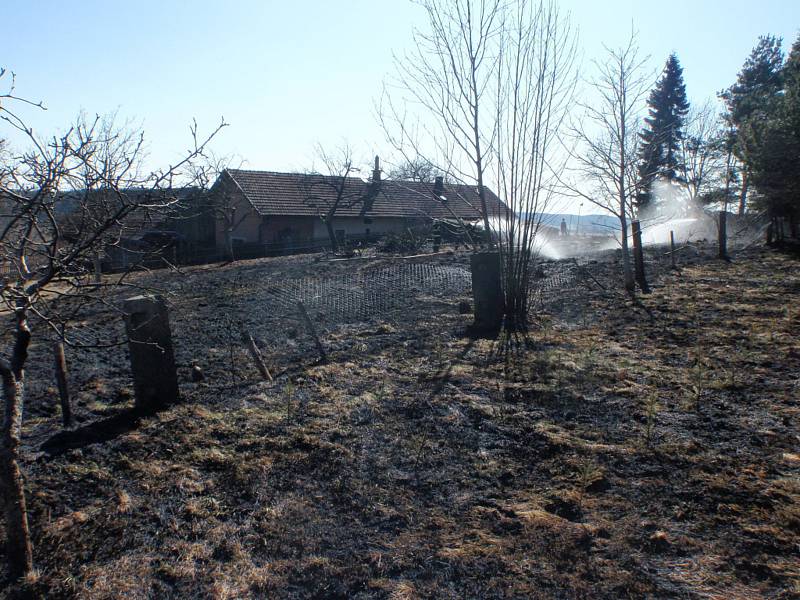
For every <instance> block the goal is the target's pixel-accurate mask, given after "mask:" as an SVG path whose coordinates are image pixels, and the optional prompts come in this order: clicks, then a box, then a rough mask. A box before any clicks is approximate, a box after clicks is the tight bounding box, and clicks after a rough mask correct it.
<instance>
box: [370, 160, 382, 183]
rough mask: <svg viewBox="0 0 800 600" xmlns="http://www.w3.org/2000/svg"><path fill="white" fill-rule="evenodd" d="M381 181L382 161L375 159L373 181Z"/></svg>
mask: <svg viewBox="0 0 800 600" xmlns="http://www.w3.org/2000/svg"><path fill="white" fill-rule="evenodd" d="M380 180H381V159H380V157H378V156H376V157H375V168H374V169H373V170H372V181H374V182H378V181H380Z"/></svg>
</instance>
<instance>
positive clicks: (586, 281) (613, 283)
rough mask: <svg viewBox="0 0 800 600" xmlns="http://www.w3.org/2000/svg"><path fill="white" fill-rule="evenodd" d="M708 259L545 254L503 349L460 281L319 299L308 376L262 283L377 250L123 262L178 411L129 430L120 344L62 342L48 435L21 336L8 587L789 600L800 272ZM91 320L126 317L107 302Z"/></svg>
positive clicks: (296, 335)
mask: <svg viewBox="0 0 800 600" xmlns="http://www.w3.org/2000/svg"><path fill="white" fill-rule="evenodd" d="M712 254H713V249H712V248H710V247H703V246H690V247H688V248H686V249H684V250H683V251H682V254H681V258H680V261H679V263H680V267H681V268H680V270H679V271H671V270H670V269H669V268H668V264H666V263H665V261H664V258H663V257H662V256H657V253H654V254H653V255H651V257H650V258H651V260H650V261H649V264H648V268H649V271H650V273H651V277H652V284H653V293H652V294H650V295H648V296H641V297H640V298H639V299H638V300H637V301H635V302H634V301H631V300H630V299H629V298H628V297H626V296H625V295H624V294H622V293H620V292H618V291H615V290H616V288H617V287H618V277H619V276H618V271H619V266H618V265H617V264H615V262H614V257H613V254H609V255H606V256H605V257H601V258H599V259H597V260H592V261H583V263H582V265H581V266H577V265H575V264H574V263H547V264H544V265H543V267H542V272H541V273H540V275H541V276H543V277H544V278H545V279H544V280H548V281H551V282H554V283H553V284H552V285H550V286H544V291H543V292H542V293H541V294H540V295H539V297H538V301H537V305H536V308H535V310H534V313H533V315H532V318H533V324H532V331H531V333H530V335H529V336H527V337H520V338H517V339H503V338H501V339H497V340H487V339H476V338H472V337H470V336H469V335H468V334H467V327H468V325H469V323H470V320H471V319H470V316H469V315H465V314H460V312H459V307H458V304H459V301H462V300H468V299H469V297H468V291H464V292H461V295H453V294H436V293H430V291H429V290H427V291H426V290H422V289H420V290H412V292H413V293H410V295H409V297H408V298H407V299H406V301H405V303H403V302H401V303H399V304H398V305H396V306H395V307H394V308H393V309H392V310H387V311H386V312H384V313H381V314H373V315H368V316H366V317H365V318H363V319H361V320H353V321H350V322H346V323H335V322H331V321H326V319H325V315H324V314H315V315H313V316H314V318H315V322H316V324H317V327H318V329H319V331H320V334H321V337H322V339H323V343H324V344H325V346H326V348H327V350H328V353H329V355H330V362H329V364H324V365H323V364H317V362H316V358H317V357H316V354H315V350H314V344H313V342H312V341H311V339H310V337H309V335H308V333H307V331H306V330H305V329H304V327H303V324H302V322H301V321H300V320H299V319H297V318H296V315H295V316H292V315H291V314H289V313H286V312H285V311H284V312H281V311H277V310H275V308H274V307H272V306H270V304H269V302H268V301H267V300H268V296H266V295H265V293H266V292H265V290H267V288H268V287H269V286H272V285H275V284H276V282H280V281H284V280H287V279H290V278H296V277H300V276H303V275H314V276H325V275H331V276H333V275H336V274H340V273H345V272H348V271H352V270H358V269H364V268H367V267H368V266H369V265H372V266H374V264H373V262H372V261H343V262H338V263H331V262H323V261H320V260H319V259H318V257H298V258H280V259H264V260H259V261H247V262H243V263H240V264H235V265H229V266H207V267H200V268H193V269H187V270H186V271H185V272H183V273H181V274H178V273H171V274H168V273H166V272H165V273H161V274H149V275H141V276H139V278H138V279H136V282H137V283H138V284H141V285H147V286H149V285H158V286H159V287H161V288H163V291H164V293H165V294H166V295H167V297H168V298H169V301H170V306H171V311H172V312H171V314H172V325H173V334H174V338H175V345H176V355H177V361H178V363H179V375H180V378H181V394H182V399H183V400H182V403H181V404H179V405H177V406H174V407H172V408H170V409H169V410H166V411H164V412H162V413H159V414H158V415H156V416H152V417H145V418H140V419H135V420H132V419H131V418H130V417H129V415H128V412H127V411H128V409H129V408H130V406H131V404H132V384H131V381H130V376H129V373H128V368H129V367H128V359H127V355H126V351H125V347H124V346H120V347H115V348H111V349H109V350H105V351H103V352H101V353H97V352H93V353H88V352H79V351H74V350H68V360H69V362H70V383H71V386H72V390H73V394H74V396H75V411H76V414H77V416H78V418H79V423H78V425H77V427H76V428H75V429H73V430H72V431H70V432H66V433H63V432H62V433H60V425H59V419H60V415H59V412H58V408H57V394H56V389H55V384H54V379H53V373H52V358H51V356H50V354H49V351H50V346H49V343H46V342H45V341H40V342H38V343H37V344H35V345H34V347H33V348H32V352H31V359H30V369H29V372H28V377H29V398H28V402H27V405H26V420H25V425H24V436H25V449H24V465H23V469H24V473H25V478H26V489H27V493H28V502H29V510H30V519H31V530H32V534H33V543H34V552H35V562H36V566H37V569H38V573H39V577H38V580H37V581H36V582H35V583H33V584H32V585H31V586H30V587H28V588H27V589H24V590H23V589H22V588H20V587H19V586H11V585H6V587H5V589H6V592H5V595H6V596H13V595H17V594H18V593H23V592H25V593H27V594H30V595H34V596H36V595H39V596H42V597H47V598H119V597H125V598H170V597H176V598H177V597H201V598H203V597H209V598H241V597H296V598H396V599H400V598H641V597H678V598H719V599H734V598H760V597H769V598H797V597H800V544H798V540H800V477H798V475H800V379H799V378H798V377H799V376H798V373H800V302H798V300H800V270H798V262H797V259H796V258H791V257H789V256H786V255H783V254H780V253H777V252H773V251H771V250H766V249H761V248H753V249H750V250H746V251H742V252H739V253H737V254H736V255H735V256H734V259H733V261H732V262H730V263H727V262H722V261H718V260H716V259H714V258H713V257H712ZM419 260H428V261H431V262H435V263H437V264H444V265H451V266H454V267H455V266H459V265H460V266H462V267H463V266H465V265H466V264H467V258H466V256H463V255H458V254H455V255H447V254H445V255H440V256H437V257H434V258H431V259H419ZM384 262H385V263H387V264H388V262H389V261H384ZM601 286H602V287H601ZM117 300H118V299H117ZM112 304H113V303H112ZM239 321H242V322H244V324H245V327H246V329H247V330H248V331H250V332H251V333H252V334H253V335H254V337H255V338H256V339H257V341H258V343H259V344H260V345H261V347H262V349H263V351H264V355H265V357H266V359H267V363H268V364H269V366H270V368H271V369H272V371H273V373H274V374H275V375H276V378H275V381H274V382H272V383H268V382H264V381H261V380H260V378H259V375H258V373H257V371H256V370H255V368H254V367H253V366H252V364H251V363H250V362H249V361H248V357H247V354H246V351H245V350H244V349H243V348H242V347H241V344H240V343H238V342H237V341H236V340H237V339H238V336H239V334H238V328H237V326H238V323H239ZM82 325H83V326H84V329H86V330H87V331H88V330H90V329H93V328H97V327H98V326H102V327H103V328H106V329H110V330H111V331H112V333H113V332H116V334H119V333H120V331H121V320H120V318H119V315H118V314H116V313H114V312H112V311H98V312H96V313H94V314H92V315H87V316H86V318H85V320H84V321H83V323H82ZM193 364H196V365H198V366H199V367H201V368H202V369H203V371H204V374H205V380H204V381H201V382H197V383H193V382H192V381H191V378H190V368H191V366H192V365H193ZM1 552H2V551H1V550H0V560H4V556H2V554H1ZM6 584H8V582H6Z"/></svg>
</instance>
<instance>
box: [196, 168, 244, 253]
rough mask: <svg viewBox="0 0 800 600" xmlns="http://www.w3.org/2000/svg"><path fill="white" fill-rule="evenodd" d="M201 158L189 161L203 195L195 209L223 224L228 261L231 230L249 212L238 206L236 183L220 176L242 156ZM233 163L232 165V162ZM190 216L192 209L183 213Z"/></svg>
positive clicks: (231, 240) (235, 227)
mask: <svg viewBox="0 0 800 600" xmlns="http://www.w3.org/2000/svg"><path fill="white" fill-rule="evenodd" d="M204 158H205V159H204V160H200V161H192V163H191V169H192V179H193V181H194V182H196V185H197V186H198V187H199V188H200V190H201V195H202V199H201V200H200V202H198V203H197V205H196V207H195V212H200V213H202V212H207V213H209V214H210V215H211V216H212V217H213V220H214V225H215V227H216V226H217V224H219V226H220V227H221V228H222V235H223V243H224V244H225V254H226V257H227V260H228V261H229V262H234V261H235V260H236V253H235V251H234V247H233V234H234V232H235V231H236V230H237V229H238V228H239V226H240V225H241V224H242V223H243V222H244V220H245V219H246V218H247V217H248V215H249V214H250V213H249V212H248V211H246V210H245V211H242V210H239V208H240V206H239V198H240V196H239V194H238V193H237V190H236V184H235V183H233V182H232V181H231V180H230V179H227V178H225V177H223V176H222V175H223V173H224V172H225V170H226V169H231V168H240V167H241V165H242V162H243V161H242V160H241V159H238V158H234V157H233V156H221V157H220V156H216V155H215V154H213V153H209V154H208V156H207V157H204ZM234 164H235V165H236V167H234V166H233V165H234ZM187 216H188V217H189V218H192V217H193V216H195V214H194V213H193V212H190V213H189V215H183V217H184V218H185V217H187Z"/></svg>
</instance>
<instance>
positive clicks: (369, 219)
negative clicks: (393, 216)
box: [364, 217, 372, 231]
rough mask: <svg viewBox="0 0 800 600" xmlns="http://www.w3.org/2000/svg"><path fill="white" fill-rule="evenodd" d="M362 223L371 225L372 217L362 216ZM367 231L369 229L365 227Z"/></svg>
mask: <svg viewBox="0 0 800 600" xmlns="http://www.w3.org/2000/svg"><path fill="white" fill-rule="evenodd" d="M364 225H372V219H371V218H370V217H364ZM367 231H369V229H367Z"/></svg>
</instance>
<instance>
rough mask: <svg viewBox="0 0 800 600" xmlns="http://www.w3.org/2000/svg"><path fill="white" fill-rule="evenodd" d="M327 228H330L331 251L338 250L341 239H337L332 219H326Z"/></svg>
mask: <svg viewBox="0 0 800 600" xmlns="http://www.w3.org/2000/svg"><path fill="white" fill-rule="evenodd" d="M325 229H327V230H328V237H329V238H330V239H331V252H334V253H335V252H338V251H339V240H337V239H336V232H335V231H334V230H333V223H332V222H331V220H330V219H325Z"/></svg>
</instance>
